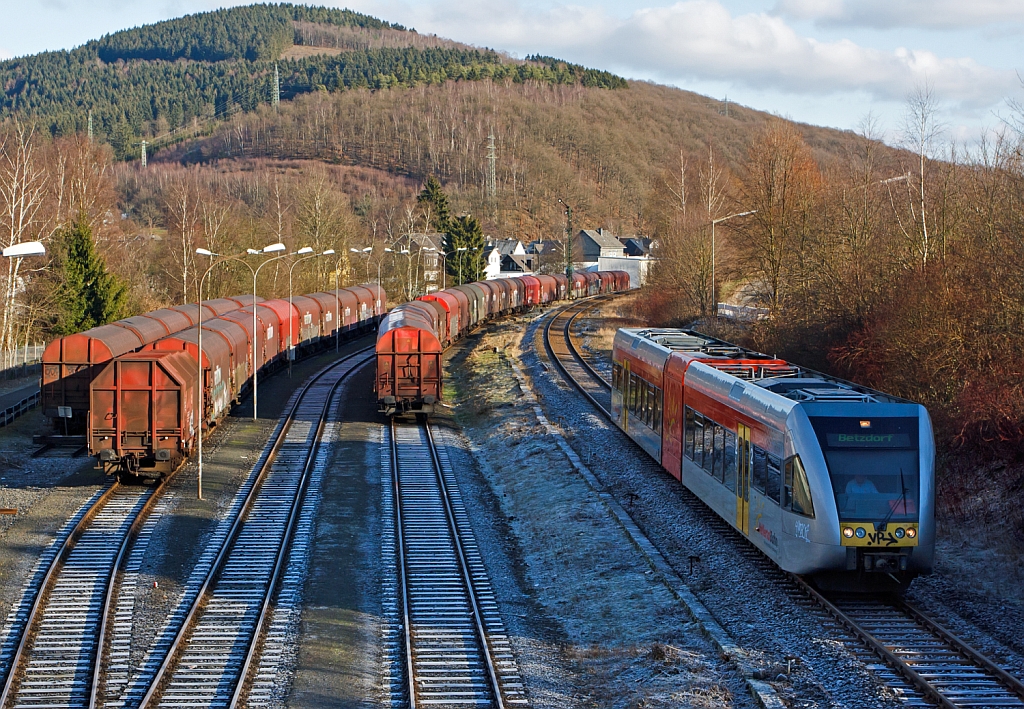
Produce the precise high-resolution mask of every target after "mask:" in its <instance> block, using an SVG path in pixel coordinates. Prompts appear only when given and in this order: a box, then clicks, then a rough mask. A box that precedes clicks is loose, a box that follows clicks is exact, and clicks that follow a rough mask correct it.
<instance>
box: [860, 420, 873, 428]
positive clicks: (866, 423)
mask: <svg viewBox="0 0 1024 709" xmlns="http://www.w3.org/2000/svg"><path fill="white" fill-rule="evenodd" d="M860 427H861V428H871V422H870V421H861V422H860Z"/></svg>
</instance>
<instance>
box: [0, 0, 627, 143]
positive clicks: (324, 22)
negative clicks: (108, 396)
mask: <svg viewBox="0 0 1024 709" xmlns="http://www.w3.org/2000/svg"><path fill="white" fill-rule="evenodd" d="M295 45H301V47H296V46H295ZM311 45H312V46H311ZM298 48H301V49H303V50H306V51H304V52H295V51H292V50H293V49H298ZM275 69H276V70H277V71H278V72H279V74H280V92H281V94H280V95H281V97H282V98H283V99H288V98H292V97H294V96H296V95H299V94H303V93H308V92H311V91H328V92H334V91H342V90H345V89H349V88H358V87H365V88H373V89H380V88H388V87H393V86H416V85H421V84H440V83H444V82H445V81H449V80H469V81H475V80H482V79H494V80H511V81H513V82H516V83H519V82H523V81H527V80H534V81H540V82H546V83H558V84H577V83H578V84H582V85H585V86H589V87H601V88H609V89H615V88H624V87H625V86H626V82H625V81H624V80H623V79H621V78H620V77H617V76H614V75H613V74H610V73H608V72H604V71H598V70H594V69H587V68H584V67H581V66H577V65H573V64H569V63H566V62H561V61H559V60H557V59H552V58H550V57H536V58H530V59H529V60H528V61H525V62H522V61H514V60H511V59H509V58H507V57H504V56H503V55H501V54H499V53H497V52H494V51H492V50H488V49H477V48H474V47H468V46H466V45H459V44H456V43H454V42H448V41H445V40H439V39H438V38H436V37H423V36H421V35H418V34H417V33H416V32H415V31H414V30H406V29H405V28H404V27H402V26H401V25H397V24H392V23H388V22H384V21H382V20H378V19H376V18H373V17H370V16H368V15H362V14H359V13H355V12H351V11H349V10H336V9H330V8H322V7H306V6H302V5H291V4H279V5H252V6H248V7H236V8H231V9H227V10H217V11H214V12H207V13H201V14H197V15H189V16H187V17H182V18H179V19H176V20H170V21H167V22H160V23H157V24H154V25H148V26H145V27H139V28H135V29H130V30H124V31H122V32H117V33H115V34H112V35H108V36H106V37H103V38H102V39H99V40H96V41H92V42H89V43H87V44H85V45H83V46H81V47H78V48H76V49H73V50H70V51H58V52H46V53H43V54H38V55H34V56H29V57H21V58H17V59H11V60H8V61H4V62H0V87H2V89H3V93H2V94H0V119H3V118H6V117H10V116H12V115H13V116H18V117H19V118H22V119H27V120H30V121H32V122H34V123H36V124H37V125H38V126H39V127H40V128H41V129H44V130H46V131H48V132H50V133H51V134H52V135H54V136H60V135H70V134H74V133H81V132H85V130H86V129H87V124H88V115H89V111H90V110H91V111H92V115H93V130H94V134H95V135H96V136H98V137H99V138H100V139H101V140H106V141H108V142H109V143H110V144H111V145H112V146H113V148H114V150H115V153H116V154H117V156H118V157H119V158H127V157H131V156H133V155H134V154H136V152H137V150H138V143H139V141H140V140H142V139H151V138H153V137H155V136H160V135H165V134H167V133H168V132H169V131H174V130H175V129H179V128H182V127H189V126H190V127H199V126H200V125H203V124H207V123H209V122H211V121H214V120H217V119H219V118H222V117H225V116H227V115H230V114H232V113H236V112H239V111H251V110H254V109H255V108H256V106H258V105H259V104H261V103H267V102H269V101H270V100H271V98H272V96H273V93H274V73H275Z"/></svg>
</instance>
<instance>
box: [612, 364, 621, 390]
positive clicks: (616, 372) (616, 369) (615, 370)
mask: <svg viewBox="0 0 1024 709" xmlns="http://www.w3.org/2000/svg"><path fill="white" fill-rule="evenodd" d="M621 376H622V367H620V366H619V365H618V364H616V363H615V362H612V389H614V390H615V391H620V389H619V377H621Z"/></svg>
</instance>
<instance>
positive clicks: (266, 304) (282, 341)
mask: <svg viewBox="0 0 1024 709" xmlns="http://www.w3.org/2000/svg"><path fill="white" fill-rule="evenodd" d="M257 307H259V309H260V314H261V315H262V314H263V313H265V312H266V311H267V310H271V311H273V313H274V315H276V316H277V324H276V325H275V326H274V328H275V329H274V332H273V334H272V336H274V337H276V338H277V351H278V352H284V351H285V350H286V349H287V347H288V327H289V321H291V328H292V332H298V331H299V311H298V310H296V309H295V308H294V307H293V306H291V305H289V304H288V301H287V300H284V299H281V298H277V299H274V300H264V301H263V302H262V303H260V304H259V306H257ZM267 319H268V320H270V319H271V316H269V315H268V316H267ZM270 334H271V333H268V335H270Z"/></svg>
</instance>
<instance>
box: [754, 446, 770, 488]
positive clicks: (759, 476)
mask: <svg viewBox="0 0 1024 709" xmlns="http://www.w3.org/2000/svg"><path fill="white" fill-rule="evenodd" d="M767 482H768V454H767V453H766V452H765V451H764V450H763V449H762V448H758V447H757V446H754V461H753V465H751V470H750V484H751V485H753V486H754V489H755V490H757V491H758V492H761V493H763V492H764V491H765V484H766V483H767Z"/></svg>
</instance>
